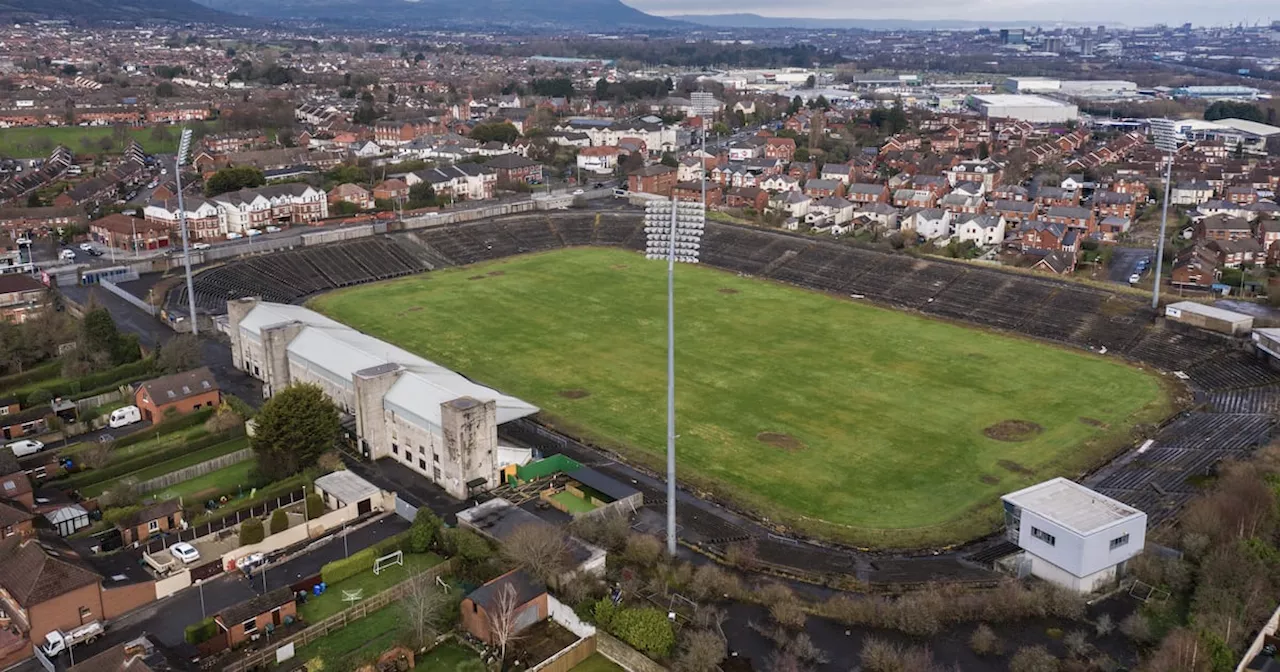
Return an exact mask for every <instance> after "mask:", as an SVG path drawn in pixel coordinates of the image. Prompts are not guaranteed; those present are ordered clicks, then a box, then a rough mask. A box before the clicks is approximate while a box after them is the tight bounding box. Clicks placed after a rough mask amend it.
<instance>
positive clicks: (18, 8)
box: [0, 0, 242, 23]
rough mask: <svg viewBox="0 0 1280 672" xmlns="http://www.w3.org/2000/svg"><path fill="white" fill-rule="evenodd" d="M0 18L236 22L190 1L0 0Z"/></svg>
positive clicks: (238, 20) (236, 20) (229, 17)
mask: <svg viewBox="0 0 1280 672" xmlns="http://www.w3.org/2000/svg"><path fill="white" fill-rule="evenodd" d="M0 18H2V19H3V20H5V21H13V20H23V19H26V20H42V19H66V20H69V21H79V22H98V21H177V22H181V23H239V22H241V21H242V19H240V18H238V17H234V16H229V15H227V14H224V13H222V12H219V11H217V10H214V9H210V8H208V7H205V6H204V5H201V4H198V3H196V2H193V1H192V0H0Z"/></svg>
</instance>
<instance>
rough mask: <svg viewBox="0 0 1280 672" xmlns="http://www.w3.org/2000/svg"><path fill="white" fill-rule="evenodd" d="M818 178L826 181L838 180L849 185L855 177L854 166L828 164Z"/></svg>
mask: <svg viewBox="0 0 1280 672" xmlns="http://www.w3.org/2000/svg"><path fill="white" fill-rule="evenodd" d="M818 176H819V177H821V178H822V179H824V180H836V181H838V182H840V183H841V184H844V185H848V184H849V183H850V181H851V178H852V176H853V166H850V165H849V164H847V163H827V164H824V165H823V166H822V172H821V173H819V175H818Z"/></svg>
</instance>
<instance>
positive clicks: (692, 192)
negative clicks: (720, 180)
mask: <svg viewBox="0 0 1280 672" xmlns="http://www.w3.org/2000/svg"><path fill="white" fill-rule="evenodd" d="M671 194H672V195H673V196H675V197H676V199H677V200H681V201H692V202H694V203H701V202H702V183H701V182H677V183H676V186H674V187H672V189H671ZM723 203H724V190H723V189H722V188H721V186H720V185H718V184H716V183H715V182H710V183H708V184H707V207H709V208H712V207H719V206H720V205H722V204H723Z"/></svg>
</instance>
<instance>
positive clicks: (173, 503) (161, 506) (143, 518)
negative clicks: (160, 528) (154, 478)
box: [116, 499, 182, 528]
mask: <svg viewBox="0 0 1280 672" xmlns="http://www.w3.org/2000/svg"><path fill="white" fill-rule="evenodd" d="M181 510H182V503H181V502H179V501H178V500H176V499H166V500H165V501H163V502H156V503H154V504H151V505H149V506H144V507H142V508H141V509H138V510H137V511H135V512H134V513H132V514H130V515H127V516H124V517H123V518H121V519H120V520H119V521H117V522H116V527H120V528H125V527H133V526H134V525H141V524H142V523H147V522H150V521H153V520H159V519H161V518H164V517H166V516H171V515H173V514H175V513H177V512H179V511H181Z"/></svg>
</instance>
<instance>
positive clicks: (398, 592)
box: [222, 558, 453, 672]
mask: <svg viewBox="0 0 1280 672" xmlns="http://www.w3.org/2000/svg"><path fill="white" fill-rule="evenodd" d="M452 569H453V559H452V558H450V559H448V560H445V561H444V562H442V563H440V564H438V565H436V566H435V567H432V568H430V569H427V570H424V571H422V572H419V573H418V574H416V575H414V576H413V577H411V578H408V579H405V580H404V581H401V582H400V583H397V584H396V585H394V586H392V587H390V588H388V589H386V590H384V591H382V592H381V593H378V594H377V595H374V596H373V597H370V598H368V599H366V600H361V601H360V602H357V603H356V604H355V605H354V606H351V607H348V608H346V609H344V610H342V611H340V612H338V613H336V614H334V615H332V616H330V617H328V618H326V619H324V620H323V621H320V622H319V623H316V624H315V625H312V626H309V627H307V628H306V629H304V630H300V631H298V632H297V633H295V634H293V635H290V636H288V637H284V638H282V639H279V640H276V641H274V642H272V643H270V644H268V645H267V646H265V647H263V648H261V649H259V650H257V651H254V652H252V653H250V654H248V655H246V656H244V657H242V658H240V659H239V660H236V661H234V662H232V663H231V664H229V665H227V666H226V667H224V668H222V672H245V671H246V670H252V669H254V668H256V667H258V666H260V665H266V664H269V663H274V662H275V660H276V649H278V648H280V647H282V646H284V645H286V644H290V643H292V644H293V645H294V647H295V648H302V647H304V646H306V645H308V644H310V643H311V642H314V641H316V640H317V639H320V638H321V637H324V636H325V635H328V634H329V633H331V632H333V631H335V630H341V629H342V628H345V627H347V624H348V623H351V622H352V621H357V620H360V619H361V618H364V617H365V616H368V615H369V614H371V613H373V612H375V611H377V610H379V609H381V608H383V607H385V606H387V605H388V604H391V603H392V602H395V601H396V600H398V599H400V598H401V597H404V595H405V593H406V592H407V591H408V589H409V584H410V583H412V582H413V581H434V580H435V579H436V577H438V576H441V575H443V574H446V573H448V572H449V571H451V570H452Z"/></svg>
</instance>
